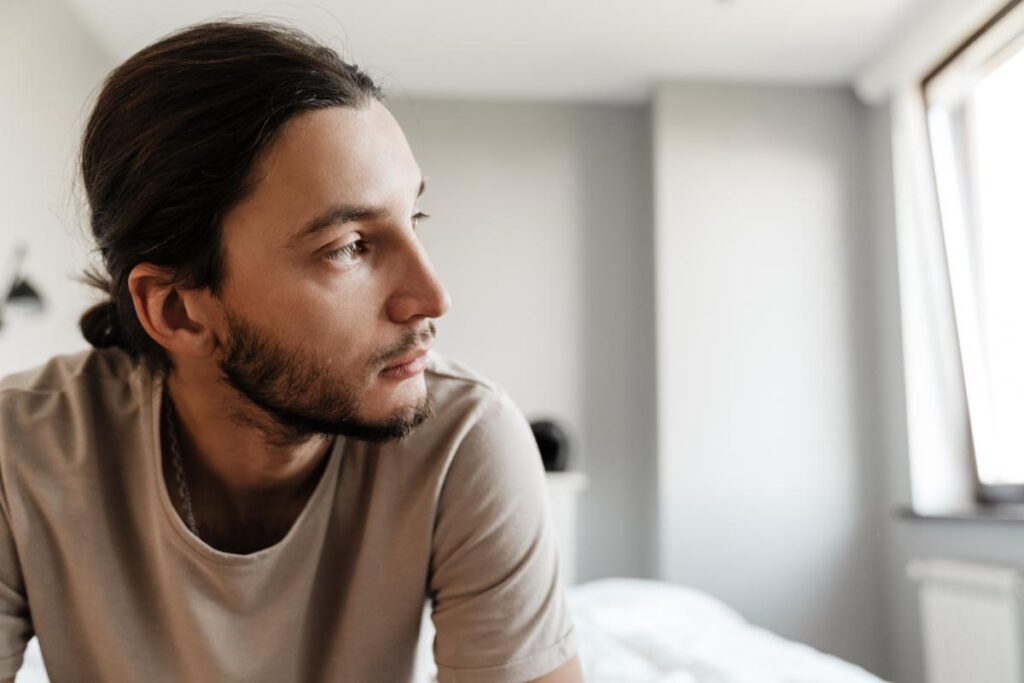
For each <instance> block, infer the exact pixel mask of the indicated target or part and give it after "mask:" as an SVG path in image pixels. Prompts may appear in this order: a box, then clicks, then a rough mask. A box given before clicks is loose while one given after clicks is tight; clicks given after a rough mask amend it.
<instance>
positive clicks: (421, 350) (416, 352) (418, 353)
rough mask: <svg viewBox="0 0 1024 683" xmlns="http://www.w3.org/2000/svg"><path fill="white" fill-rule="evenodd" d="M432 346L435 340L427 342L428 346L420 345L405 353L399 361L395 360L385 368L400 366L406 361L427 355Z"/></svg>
mask: <svg viewBox="0 0 1024 683" xmlns="http://www.w3.org/2000/svg"><path fill="white" fill-rule="evenodd" d="M431 346H433V342H431V343H430V344H427V345H426V346H420V347H418V348H416V349H414V350H412V351H410V352H409V353H407V354H405V355H404V356H402V357H401V358H399V359H398V360H397V361H395V362H394V363H392V364H391V365H389V366H387V367H386V368H384V369H385V370H390V369H392V368H396V367H398V366H399V365H405V364H406V363H410V362H412V361H414V360H416V359H417V358H419V357H420V356H424V355H426V353H427V352H428V351H430V347H431Z"/></svg>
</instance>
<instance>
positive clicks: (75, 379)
mask: <svg viewBox="0 0 1024 683" xmlns="http://www.w3.org/2000/svg"><path fill="white" fill-rule="evenodd" d="M138 369H139V367H138V365H137V363H136V362H135V361H134V360H133V359H132V357H131V356H129V355H128V354H127V353H126V352H124V351H123V350H121V349H119V348H114V347H112V348H106V349H95V348H88V349H83V350H81V351H75V352H72V353H65V354H59V355H56V356H53V357H51V358H49V359H48V360H46V361H44V362H43V363H40V364H38V365H35V366H33V367H30V368H25V369H23V370H19V371H16V372H12V373H8V374H6V375H4V376H3V377H0V394H5V395H9V394H19V393H22V394H24V393H53V392H63V391H68V390H69V389H70V388H72V387H74V386H78V385H82V384H88V383H95V382H105V381H111V380H112V381H125V382H126V381H128V380H129V379H130V377H131V375H132V374H133V373H135V372H136V371H137V370H138Z"/></svg>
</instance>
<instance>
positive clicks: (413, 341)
mask: <svg viewBox="0 0 1024 683" xmlns="http://www.w3.org/2000/svg"><path fill="white" fill-rule="evenodd" d="M225 316H226V321H227V335H228V340H227V343H226V351H225V354H224V357H223V358H222V359H221V360H220V361H219V362H218V365H219V367H220V370H221V372H222V373H223V379H224V381H225V382H227V384H228V385H230V386H231V387H232V388H234V389H235V391H237V392H238V394H240V395H241V396H242V397H243V398H244V399H245V401H246V403H247V404H248V405H247V406H246V407H245V408H243V409H242V410H239V411H238V412H237V413H236V414H235V416H234V417H235V418H236V419H237V420H239V421H240V422H243V423H245V424H247V425H249V426H251V427H255V428H256V429H259V430H260V431H262V432H264V435H265V437H266V439H267V442H268V443H270V444H272V445H275V446H281V447H284V446H292V445H296V444H300V443H304V442H306V441H309V440H310V439H311V438H314V437H332V436H343V437H348V438H353V439H359V440H362V441H373V442H384V441H393V440H396V439H402V438H405V437H406V436H408V435H409V434H411V433H412V432H413V431H414V430H415V429H416V428H417V427H418V426H419V425H421V424H422V423H423V422H425V421H426V420H427V419H428V418H429V417H431V416H432V415H433V414H434V410H435V404H434V396H433V394H432V393H431V392H430V389H429V387H428V388H427V393H426V396H425V397H424V399H423V400H422V401H421V402H420V403H419V404H417V405H414V406H403V407H401V408H399V409H397V410H396V411H395V412H394V413H392V415H391V416H389V417H388V418H385V419H384V420H383V421H379V422H371V421H366V420H362V419H360V418H359V417H357V416H356V415H357V412H358V410H359V407H360V397H361V395H362V393H363V391H364V390H365V388H366V387H368V386H369V385H370V384H371V383H372V381H373V379H374V377H375V376H376V373H375V372H374V373H372V374H369V373H368V374H367V375H366V376H365V377H364V378H362V381H348V380H346V379H342V378H338V377H335V376H334V374H332V372H331V370H332V367H331V365H332V364H331V363H330V360H328V362H326V363H324V362H319V361H317V360H316V359H314V358H311V357H309V356H307V355H305V354H303V353H302V352H300V351H296V350H289V349H287V348H285V347H284V346H283V345H281V344H280V343H279V342H277V341H276V340H274V339H273V338H272V337H271V336H270V335H268V334H266V333H264V332H261V331H260V330H259V329H258V328H256V327H255V326H254V325H253V324H252V323H250V322H249V321H247V320H245V319H244V318H242V317H240V316H238V315H235V314H234V313H232V312H231V311H230V310H227V311H225ZM429 329H430V335H431V337H432V336H433V334H434V324H433V323H432V322H431V323H429ZM421 338H422V335H420V334H414V335H409V338H407V339H406V340H405V342H406V343H405V344H403V347H402V349H401V350H399V351H397V352H393V353H391V354H388V355H389V357H392V358H394V357H397V356H399V355H401V354H403V353H405V352H406V351H408V350H409V349H411V348H414V347H415V346H416V345H417V344H418V343H419V342H420V341H421ZM428 338H430V337H428Z"/></svg>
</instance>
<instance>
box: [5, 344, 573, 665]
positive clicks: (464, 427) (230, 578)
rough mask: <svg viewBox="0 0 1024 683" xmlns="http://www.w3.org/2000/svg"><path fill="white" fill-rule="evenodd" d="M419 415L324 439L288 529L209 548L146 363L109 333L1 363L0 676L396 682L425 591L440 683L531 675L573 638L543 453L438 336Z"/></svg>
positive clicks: (509, 408)
mask: <svg viewBox="0 0 1024 683" xmlns="http://www.w3.org/2000/svg"><path fill="white" fill-rule="evenodd" d="M430 355H431V360H430V364H429V367H428V369H427V370H426V371H425V379H426V382H427V385H428V387H429V388H430V389H431V390H432V391H433V392H434V393H435V395H436V397H437V411H436V414H435V415H434V417H432V418H430V419H429V420H427V421H426V422H425V423H423V424H422V425H421V426H420V427H419V428H418V429H417V430H416V431H415V432H413V434H412V435H410V436H409V437H407V438H406V439H404V440H402V441H397V442H391V443H386V444H373V443H369V442H363V441H358V440H355V439H343V438H339V439H338V440H337V443H336V445H335V447H334V449H333V450H332V451H331V454H330V456H329V457H330V461H329V463H328V465H327V467H326V468H325V470H324V473H323V475H322V477H321V479H320V480H319V481H318V483H317V486H316V489H315V491H314V493H313V494H312V496H311V497H310V498H309V500H308V501H307V503H306V507H305V508H304V509H303V511H302V513H301V514H300V516H299V517H298V518H297V520H296V521H295V523H294V525H293V526H292V527H291V529H290V530H289V532H288V534H287V535H286V536H285V537H284V538H282V539H281V540H280V541H278V542H277V543H275V544H274V545H272V546H270V547H267V548H264V549H262V550H260V551H258V552H254V553H250V554H234V553H226V552H222V551H219V550H217V549H215V548H213V547H211V546H209V545H207V544H206V543H205V542H203V541H202V540H201V539H200V538H198V537H197V536H195V535H193V534H192V533H191V531H189V529H188V527H187V526H186V524H185V522H184V521H183V520H182V519H181V517H180V516H179V515H178V512H177V510H176V509H175V508H174V507H173V506H172V504H171V499H170V496H169V493H168V490H167V486H166V483H165V481H164V475H163V469H162V467H161V462H162V461H161V458H162V456H161V452H160V438H159V434H160V431H159V427H160V420H159V418H160V412H159V410H160V401H161V398H162V393H161V384H162V380H161V379H160V378H159V376H154V375H152V374H151V373H149V372H147V371H145V369H144V366H142V365H141V364H136V363H134V362H133V361H132V359H131V358H130V357H129V356H128V355H127V354H126V353H124V352H123V351H121V350H119V349H102V350H97V349H90V350H87V351H82V352H79V353H76V354H67V355H63V356H57V357H54V358H53V359H51V360H50V361H48V362H46V363H45V364H43V365H41V366H39V367H36V368H33V369H31V370H26V371H23V372H20V373H16V374H12V375H8V376H6V377H4V378H3V379H2V380H0V512H2V515H0V679H3V678H6V677H9V676H12V675H13V674H14V673H15V672H16V671H17V670H18V667H19V666H21V662H22V653H23V651H24V648H25V645H26V643H27V641H28V640H29V638H31V636H32V635H33V633H35V635H36V636H37V637H38V639H39V646H40V648H41V651H42V655H43V659H44V661H45V663H46V668H47V671H48V672H49V675H50V678H51V680H52V681H54V682H55V683H62V682H65V681H146V683H159V682H162V681H174V682H175V683H180V682H182V681H190V682H191V681H217V682H229V681H246V682H252V681H274V682H275V683H280V682H282V681H359V682H360V683H362V682H363V681H407V680H409V678H410V676H411V675H412V672H413V661H414V656H415V650H416V643H417V639H418V636H419V628H420V622H421V616H422V614H423V609H424V603H425V600H427V599H430V600H431V601H432V612H431V618H432V620H433V623H434V626H435V628H436V635H435V640H434V650H433V651H434V658H435V661H436V662H437V666H438V678H439V680H440V681H442V682H446V681H488V682H490V681H526V680H530V679H532V678H536V677H539V676H542V675H543V674H545V673H547V672H549V671H551V670H553V669H555V668H557V667H558V666H559V665H561V664H562V663H563V662H565V661H567V660H568V659H569V658H570V657H571V656H572V655H573V654H574V653H575V652H576V648H577V642H576V636H575V633H574V631H573V624H572V621H571V617H570V614H569V611H568V605H567V602H566V599H565V592H564V588H563V586H562V584H561V582H560V581H559V580H558V553H557V549H556V541H555V535H554V534H555V531H554V528H553V525H552V521H551V512H550V504H549V502H548V499H547V494H546V489H545V480H544V470H543V464H542V462H541V459H540V455H539V451H538V448H537V444H536V442H535V441H534V439H533V434H532V432H531V431H530V427H529V424H528V422H527V421H526V419H525V418H524V417H523V414H522V413H521V412H520V411H519V409H518V408H517V407H516V405H515V404H514V403H513V402H512V400H511V399H510V398H509V396H508V394H507V393H506V392H505V391H504V390H503V389H502V388H501V387H500V386H499V385H496V384H495V383H493V382H491V381H489V380H487V379H485V378H483V377H481V376H480V375H478V374H476V373H474V372H473V371H472V370H470V369H468V368H467V367H466V366H464V365H462V364H460V363H458V362H457V361H455V360H453V359H449V358H446V357H444V356H442V355H441V354H439V353H438V352H437V351H436V350H435V351H431V354H430Z"/></svg>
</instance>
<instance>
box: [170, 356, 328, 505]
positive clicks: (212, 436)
mask: <svg viewBox="0 0 1024 683" xmlns="http://www.w3.org/2000/svg"><path fill="white" fill-rule="evenodd" d="M167 389H168V392H169V395H170V400H171V403H172V405H173V408H174V413H175V418H176V419H175V425H176V430H177V436H178V444H179V448H180V450H181V453H182V458H183V460H184V461H185V467H186V474H187V478H188V486H189V489H190V493H191V497H192V498H193V501H194V505H193V509H194V511H195V515H196V518H197V519H199V518H200V510H199V509H198V508H203V509H204V510H205V514H206V516H207V517H208V518H209V519H210V520H214V519H222V520H247V519H248V520H253V521H254V520H257V519H266V518H268V517H282V516H283V517H285V518H287V517H288V516H290V515H291V513H292V512H294V511H295V510H298V511H301V509H302V506H303V504H304V502H305V500H306V498H308V496H309V494H310V493H311V491H312V490H313V489H314V488H315V483H316V481H317V480H318V479H319V477H318V476H316V475H318V474H319V473H320V472H321V471H322V467H321V465H323V464H324V463H325V460H326V457H327V455H328V454H329V452H330V449H331V447H332V445H333V441H332V440H331V439H328V438H325V437H322V436H320V437H312V438H310V439H309V440H308V441H306V442H304V443H301V444H298V445H294V446H284V447H282V446H274V445H270V444H268V443H267V441H266V439H265V438H264V436H263V433H262V432H261V431H260V430H258V429H256V428H254V427H252V426H249V425H246V424H244V423H242V422H240V421H238V420H237V419H235V417H234V416H235V415H236V414H237V412H238V411H240V410H251V407H250V406H243V405H239V404H240V401H241V399H240V398H239V397H237V396H234V395H232V394H231V393H230V391H229V390H228V389H227V388H226V387H224V385H223V384H221V383H218V382H215V381H214V382H211V381H209V380H208V379H204V378H203V376H202V375H201V374H200V375H199V376H190V375H189V374H188V372H187V371H185V372H184V373H181V372H179V371H178V370H175V371H174V372H172V373H171V374H170V376H169V377H168V378H167ZM295 514H296V515H297V514H298V513H297V512H295Z"/></svg>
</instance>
